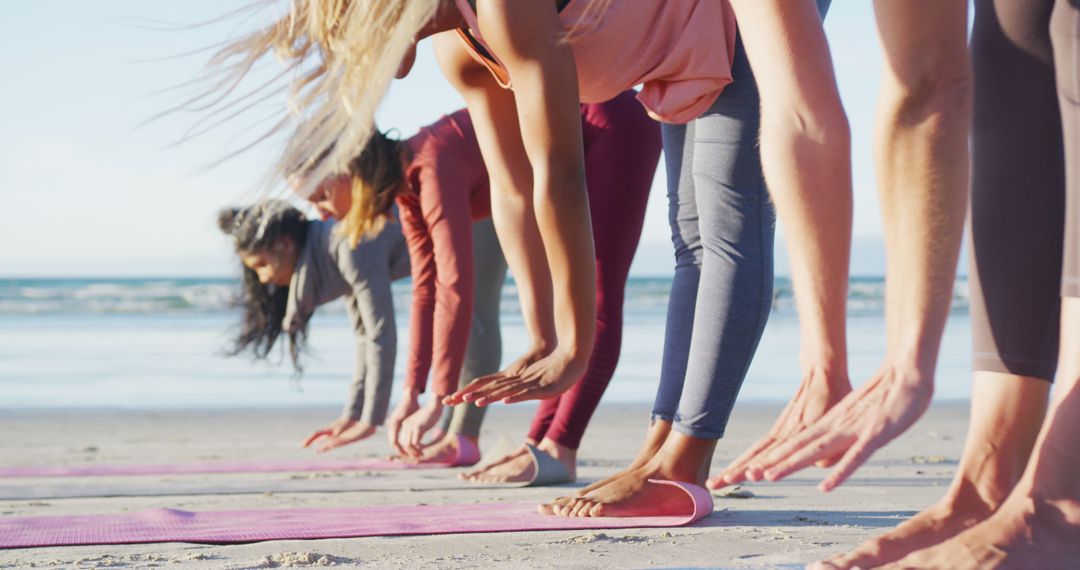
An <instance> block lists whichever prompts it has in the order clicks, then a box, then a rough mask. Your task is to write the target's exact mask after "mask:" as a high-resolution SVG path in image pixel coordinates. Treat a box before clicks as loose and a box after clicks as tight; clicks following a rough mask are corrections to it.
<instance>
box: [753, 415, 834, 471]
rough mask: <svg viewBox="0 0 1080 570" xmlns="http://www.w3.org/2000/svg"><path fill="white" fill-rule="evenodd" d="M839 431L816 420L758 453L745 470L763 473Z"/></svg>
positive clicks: (831, 424) (826, 423)
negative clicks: (807, 426)
mask: <svg viewBox="0 0 1080 570" xmlns="http://www.w3.org/2000/svg"><path fill="white" fill-rule="evenodd" d="M839 430H840V427H839V426H838V425H836V424H833V423H831V422H823V421H821V420H818V421H817V422H814V424H813V425H811V426H810V427H809V428H806V429H804V430H803V431H801V432H799V433H797V434H795V435H793V436H791V437H788V438H785V439H783V440H780V441H777V442H776V444H775V445H773V446H772V447H770V448H769V449H767V450H765V451H763V452H761V453H759V454H758V458H757V459H755V460H754V461H751V462H750V465H749V466H748V468H747V470H748V471H750V472H751V473H754V472H763V471H765V470H767V469H769V468H770V467H772V466H773V465H776V464H777V463H779V462H781V461H783V460H784V459H786V458H787V457H790V456H791V455H793V454H795V453H798V452H800V451H805V450H807V449H811V448H812V445H813V444H814V442H816V441H817V440H819V439H821V438H824V437H828V436H830V435H834V434H836V433H837V432H839Z"/></svg>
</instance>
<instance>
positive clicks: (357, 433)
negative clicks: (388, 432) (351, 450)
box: [304, 419, 375, 453]
mask: <svg viewBox="0 0 1080 570" xmlns="http://www.w3.org/2000/svg"><path fill="white" fill-rule="evenodd" d="M338 424H342V425H343V426H344V427H343V428H342V429H338V430H336V431H335V430H334V429H333V426H335V425H338ZM373 435H375V426H373V425H370V424H367V423H364V422H357V421H354V420H351V419H345V420H338V421H337V422H334V424H331V426H330V427H328V428H326V429H322V430H319V431H317V432H315V433H314V434H312V436H311V437H309V438H308V439H307V441H305V442H304V447H308V446H310V445H311V444H312V443H314V442H315V440H317V439H319V438H322V437H325V438H326V440H325V441H323V442H322V444H321V445H319V447H318V448H317V449H316V451H318V452H319V453H326V452H327V451H330V450H331V449H336V448H338V447H341V446H343V445H349V444H350V443H355V442H357V441H360V440H364V439H367V438H369V437H371V436H373Z"/></svg>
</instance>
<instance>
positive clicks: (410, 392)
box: [386, 388, 420, 456]
mask: <svg viewBox="0 0 1080 570" xmlns="http://www.w3.org/2000/svg"><path fill="white" fill-rule="evenodd" d="M419 398H420V392H418V391H417V390H415V389H412V388H406V389H405V393H404V394H403V395H402V397H401V400H400V401H399V402H398V404H397V407H395V408H394V412H393V413H391V414H390V417H389V418H388V419H387V420H386V437H387V439H388V440H389V441H390V448H391V449H393V450H394V451H396V452H397V453H398V455H403V456H404V455H408V453H406V452H405V448H403V447H401V445H400V444H398V434H399V433H400V432H401V424H402V422H404V421H405V418H407V417H409V416H411V415H413V413H414V412H416V410H418V409H420V404H419V402H418V400H419Z"/></svg>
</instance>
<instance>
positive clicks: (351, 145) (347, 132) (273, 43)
mask: <svg viewBox="0 0 1080 570" xmlns="http://www.w3.org/2000/svg"><path fill="white" fill-rule="evenodd" d="M270 4H276V2H275V1H274V0H258V1H257V2H255V3H253V4H251V5H250V6H248V7H247V8H245V11H247V12H250V11H252V10H253V9H255V8H262V7H265V6H268V5H270ZM438 5H439V0H289V4H288V6H289V9H288V11H287V13H286V14H284V15H283V16H281V17H279V18H277V19H275V20H274V21H273V22H272V23H270V24H269V25H267V26H265V27H263V28H262V29H260V30H258V31H255V32H253V33H249V34H247V35H245V36H242V37H240V38H238V39H236V40H233V41H231V42H229V43H227V44H226V45H225V46H224V47H222V48H221V49H219V50H218V51H217V52H215V53H214V55H213V56H211V58H210V61H209V62H208V64H207V74H206V75H207V77H209V78H212V80H211V81H210V82H209V85H208V89H207V91H206V92H205V93H203V94H202V95H200V96H198V97H196V98H193V99H192V100H190V101H188V102H187V103H186V104H185V105H182V106H181V108H187V109H189V110H207V109H214V110H213V111H212V113H211V114H218V115H225V120H227V119H229V118H231V117H233V116H236V115H237V114H239V113H240V112H242V111H245V110H249V109H251V108H252V107H254V105H255V104H256V103H259V102H262V101H263V100H264V99H265V98H264V97H262V96H261V95H262V91H264V90H265V89H266V88H268V87H271V86H272V82H273V81H275V80H278V79H280V78H284V77H288V76H291V80H290V81H289V84H288V87H287V89H288V92H289V101H288V110H289V116H288V117H285V118H282V119H281V120H279V121H277V122H276V123H274V124H273V126H272V127H271V128H270V129H269V130H268V131H267V132H266V133H265V134H263V135H262V136H261V137H259V139H258V140H257V141H255V142H254V143H251V144H250V145H247V146H245V148H244V149H241V151H239V152H242V151H243V150H245V149H246V148H250V146H253V145H254V144H257V143H258V142H261V141H263V140H265V139H267V138H269V137H270V136H272V135H274V134H275V133H277V132H279V131H280V130H282V129H284V128H285V127H286V126H288V125H289V124H290V123H294V124H295V127H294V128H293V131H292V134H291V136H290V137H289V142H288V143H287V144H286V146H285V150H284V152H283V153H282V155H281V157H280V159H279V161H278V164H277V167H276V169H275V171H276V172H275V175H276V177H277V178H278V179H283V178H287V176H288V175H289V174H290V173H295V172H299V171H304V172H308V174H309V176H307V177H306V179H307V180H309V181H313V182H314V181H318V180H322V179H324V178H326V177H327V176H330V175H332V174H336V173H340V172H343V171H345V170H346V168H347V166H348V163H349V161H350V160H351V159H352V158H353V157H354V156H356V155H357V153H358V151H359V150H360V149H362V148H364V145H365V144H366V143H367V141H368V138H369V137H370V136H371V133H372V130H373V121H374V116H375V111H376V109H377V108H378V106H379V103H380V102H381V100H382V98H383V96H384V95H385V94H386V91H387V89H388V88H389V86H390V81H391V80H392V79H393V78H394V75H395V72H396V71H397V69H398V67H399V65H400V63H401V61H402V60H403V59H404V57H405V54H406V53H407V52H408V50H409V48H410V47H412V45H413V42H414V39H415V37H416V35H417V34H418V33H419V32H420V30H421V29H422V28H423V26H424V25H425V24H427V22H428V21H429V20H430V19H431V17H432V16H433V15H434V14H435V10H436V8H437V7H438ZM238 13H239V11H238ZM271 55H276V56H277V58H278V59H279V60H281V61H282V63H284V65H285V70H284V71H283V72H282V73H280V74H277V75H275V77H274V79H273V80H271V82H268V83H266V84H263V85H261V86H259V87H257V88H256V89H255V90H253V91H252V92H250V93H247V94H243V95H240V96H239V97H240V99H241V101H244V103H245V104H243V105H241V101H231V102H226V101H225V100H226V99H227V98H228V97H229V96H231V95H232V94H233V93H234V92H235V91H237V89H238V86H239V85H240V83H241V82H242V81H243V79H244V77H245V76H246V75H247V74H248V73H249V72H250V71H251V70H252V69H253V68H254V67H255V66H256V64H258V63H259V62H260V61H262V60H263V59H264V58H266V57H268V56H271ZM279 91H280V89H279V90H275V91H274V92H275V93H276V92H279ZM246 99H250V101H245V100H246ZM215 107H216V108H215ZM237 107H239V110H238V111H237V110H236V109H237ZM326 149H329V151H328V152H326V154H325V156H320V157H319V160H317V161H315V160H313V159H312V157H315V156H318V155H320V154H321V153H322V152H324V151H326ZM305 186H306V187H305V188H301V191H302V192H304V193H310V192H311V191H312V190H313V189H314V186H312V185H311V184H306V185H305Z"/></svg>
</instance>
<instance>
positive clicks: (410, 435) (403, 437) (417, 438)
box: [397, 396, 443, 458]
mask: <svg viewBox="0 0 1080 570" xmlns="http://www.w3.org/2000/svg"><path fill="white" fill-rule="evenodd" d="M442 411H443V403H442V399H441V398H438V397H434V396H433V397H432V398H431V399H430V400H428V403H426V404H424V406H423V407H422V408H420V409H419V410H417V411H415V412H413V414H412V415H410V416H409V417H408V418H406V419H405V421H404V422H402V424H401V433H400V435H399V436H398V446H397V449H401V448H402V447H404V449H405V451H406V452H407V453H408V455H409V456H410V457H414V458H419V457H420V455H421V452H422V451H423V446H422V445H421V443H420V442H421V440H422V439H423V438H424V434H425V433H427V431H428V430H430V429H431V428H433V427H435V424H437V423H439V419H441V418H442Z"/></svg>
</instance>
